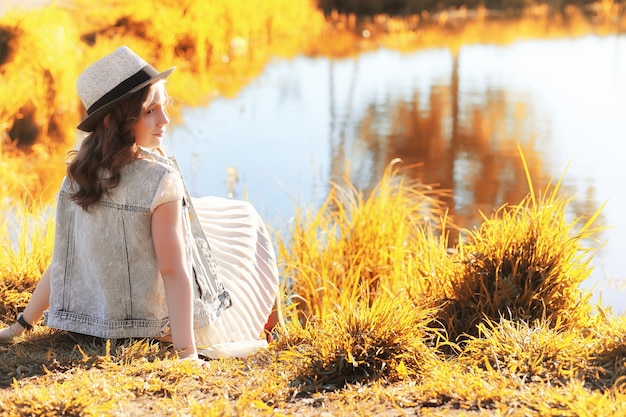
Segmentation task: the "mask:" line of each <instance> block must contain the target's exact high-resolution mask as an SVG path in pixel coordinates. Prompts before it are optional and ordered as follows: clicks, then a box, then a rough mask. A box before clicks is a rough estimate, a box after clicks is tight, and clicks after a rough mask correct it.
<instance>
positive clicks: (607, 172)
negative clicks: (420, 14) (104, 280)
mask: <svg viewBox="0 0 626 417" xmlns="http://www.w3.org/2000/svg"><path fill="white" fill-rule="evenodd" d="M625 100H626V37H624V36H606V37H598V36H585V37H580V38H576V39H561V40H532V41H519V42H516V43H513V44H510V45H507V46H494V45H470V46H464V47H462V48H461V50H460V52H459V53H458V55H457V56H453V55H451V53H450V52H449V51H448V50H446V49H436V50H435V49H434V50H422V51H417V52H413V53H400V52H396V51H391V50H386V49H380V50H377V51H374V52H367V53H363V54H360V55H358V56H356V57H353V58H346V59H336V60H329V59H327V58H308V57H303V56H300V57H296V58H294V59H289V60H283V59H276V60H274V61H273V62H271V63H269V64H268V65H267V67H266V69H265V71H264V72H263V73H262V74H261V75H260V76H259V77H258V78H256V79H255V80H254V81H253V82H251V83H250V84H249V85H248V86H246V87H245V88H243V89H242V91H241V92H240V93H239V94H238V96H237V97H235V98H232V99H222V98H220V99H216V100H214V101H212V102H211V103H210V105H208V106H206V107H195V108H187V109H184V111H183V116H184V122H183V123H181V124H179V125H177V126H175V127H172V128H171V129H170V132H169V137H168V140H167V142H166V146H167V148H168V149H169V151H170V152H171V153H173V154H174V155H176V156H177V158H178V160H179V163H180V164H181V167H182V169H183V171H184V174H185V176H186V178H187V181H188V185H189V188H190V191H191V193H192V194H194V195H207V194H212V195H218V196H233V197H235V198H247V199H248V200H250V201H251V202H252V203H253V204H254V205H255V206H256V207H257V208H258V209H259V210H260V211H261V213H262V215H263V216H264V218H265V219H266V220H267V222H268V223H269V225H270V226H271V227H272V228H273V229H277V230H280V229H285V228H286V227H287V225H288V224H289V221H290V219H291V217H292V216H293V214H294V208H295V207H296V206H300V207H304V206H306V207H316V205H317V204H319V203H320V202H321V201H322V200H323V199H324V198H325V197H326V195H327V191H328V184H329V182H330V181H338V182H341V180H342V176H343V174H344V173H345V172H349V173H350V178H351V181H352V182H353V183H354V184H356V185H357V186H359V187H360V188H363V189H368V188H370V187H372V186H373V185H374V184H376V183H377V181H378V179H379V178H380V175H381V173H382V171H383V170H384V169H385V167H386V166H387V164H388V163H389V161H390V160H392V159H393V158H395V157H399V158H402V159H403V160H404V161H405V163H406V164H415V163H419V164H421V165H420V166H419V168H416V170H415V176H416V177H417V178H421V179H422V181H423V182H424V183H427V184H439V185H440V187H441V188H445V189H449V190H452V192H453V197H452V198H451V199H450V200H449V201H447V203H448V204H449V205H450V207H451V211H452V213H453V214H454V216H455V218H457V219H458V221H459V223H461V224H462V225H463V226H472V225H475V224H478V222H479V216H478V210H479V209H480V210H482V211H483V212H486V213H487V214H490V213H491V210H493V208H495V207H498V206H500V205H502V204H503V203H506V202H508V203H513V204H515V203H518V202H520V200H521V199H522V198H523V196H524V195H525V194H526V193H527V192H528V185H527V183H526V179H525V177H524V172H523V167H522V164H521V158H520V156H519V153H518V144H519V146H521V148H522V150H523V152H524V156H525V158H526V159H527V160H528V163H529V165H530V169H531V174H532V178H533V182H534V183H535V185H536V186H538V187H542V188H543V187H544V186H545V185H546V184H547V183H548V181H550V180H551V179H558V178H559V177H561V176H562V175H564V182H563V190H564V191H565V192H567V193H568V195H573V196H574V200H573V202H572V209H573V212H574V214H576V215H582V216H585V215H589V214H591V213H593V211H595V210H596V209H597V208H599V207H600V205H601V204H602V203H604V202H605V201H606V206H605V208H604V210H603V211H602V213H603V214H602V217H601V221H602V223H603V224H605V225H607V226H610V227H611V228H610V229H608V230H606V231H605V232H603V234H602V235H601V236H600V239H601V241H606V244H605V245H604V247H602V248H601V249H600V250H599V251H598V253H597V254H596V255H595V256H594V258H593V260H592V265H593V267H594V272H593V274H592V276H591V277H590V278H589V279H588V280H587V281H586V282H585V286H586V287H587V288H593V292H594V299H595V300H596V301H597V300H599V299H600V297H601V299H602V303H603V304H604V305H608V306H611V307H613V311H614V312H616V313H623V312H626V297H625V296H626V251H625V248H626V218H625V216H624V213H626V193H625V191H624V184H625V183H626V163H625V162H624V161H623V146H622V144H623V142H624V139H625V133H624V120H626V118H625V117H624V116H625V115H626V106H625ZM568 165H569V166H568Z"/></svg>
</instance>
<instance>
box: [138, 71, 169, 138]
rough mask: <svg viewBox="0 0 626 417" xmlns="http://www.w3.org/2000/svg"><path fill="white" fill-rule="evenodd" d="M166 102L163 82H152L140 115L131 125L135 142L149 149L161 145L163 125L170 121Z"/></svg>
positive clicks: (163, 131) (163, 132)
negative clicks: (133, 124) (132, 125)
mask: <svg viewBox="0 0 626 417" xmlns="http://www.w3.org/2000/svg"><path fill="white" fill-rule="evenodd" d="M166 104H167V94H166V93H165V87H164V85H163V82H162V81H160V82H156V83H154V84H153V85H152V86H151V87H150V92H149V93H148V97H147V98H146V101H145V102H144V103H143V106H142V109H141V115H140V116H139V119H138V120H137V123H136V124H135V126H134V127H133V134H134V135H135V143H136V144H137V145H138V146H141V147H144V148H149V149H154V148H158V147H159V146H161V142H162V141H163V135H164V134H165V126H167V124H168V123H169V122H170V119H169V118H168V117H167V113H166V111H165V107H166Z"/></svg>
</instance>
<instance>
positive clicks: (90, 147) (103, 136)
mask: <svg viewBox="0 0 626 417" xmlns="http://www.w3.org/2000/svg"><path fill="white" fill-rule="evenodd" d="M149 91H150V86H147V87H144V88H142V89H141V90H139V91H137V92H135V93H133V94H131V95H129V96H128V97H127V98H125V99H124V100H123V101H121V102H120V103H119V104H118V105H117V106H115V108H113V109H112V110H111V112H110V113H109V114H108V115H107V116H106V117H105V118H103V119H102V120H101V121H100V122H99V123H98V125H97V126H96V128H95V129H94V131H93V132H91V133H89V134H88V135H87V137H85V139H83V142H82V144H81V146H80V148H79V150H78V151H72V152H70V153H69V155H68V156H69V157H70V158H72V160H71V162H70V164H69V166H68V168H67V176H68V177H69V179H70V180H71V181H73V182H74V183H75V184H77V185H78V190H77V191H76V192H74V193H73V194H72V195H71V199H72V200H73V201H74V202H75V203H76V204H78V205H80V206H81V207H82V208H83V209H84V210H88V209H89V206H91V205H92V204H94V203H96V202H98V201H99V200H100V198H101V197H102V195H103V194H106V193H108V192H109V191H110V190H111V189H112V188H114V187H115V186H117V185H118V184H119V182H120V179H121V174H120V172H121V170H122V168H123V167H124V165H126V164H127V163H129V162H131V161H132V160H134V159H135V158H137V156H138V147H137V146H135V137H134V134H133V131H132V129H133V127H134V126H135V124H136V123H137V121H138V119H139V117H140V116H141V112H142V108H143V104H144V102H145V101H146V99H147V97H148V92H149Z"/></svg>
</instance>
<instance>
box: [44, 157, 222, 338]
mask: <svg viewBox="0 0 626 417" xmlns="http://www.w3.org/2000/svg"><path fill="white" fill-rule="evenodd" d="M141 156H142V158H140V159H136V160H134V161H133V162H131V163H129V164H128V165H126V166H125V167H124V168H123V169H122V172H121V180H120V183H119V184H118V185H117V186H116V187H115V188H113V189H112V190H111V192H110V193H109V194H108V195H103V197H102V198H101V200H100V201H99V202H98V203H96V204H93V205H91V206H90V207H89V210H87V211H85V210H83V209H82V207H80V206H79V205H77V204H76V203H74V202H73V201H72V200H71V199H70V195H71V193H72V191H73V189H72V183H71V181H69V180H68V178H65V179H64V180H63V184H62V186H61V190H60V193H59V196H58V200H57V209H56V211H57V213H56V226H55V227H56V230H55V237H54V249H53V253H52V263H51V265H50V287H51V293H50V308H49V310H48V311H47V313H46V318H45V321H46V324H47V325H48V326H50V327H53V328H57V329H62V330H67V331H72V332H76V333H82V334H87V335H91V336H96V337H102V338H107V339H116V338H130V337H133V338H135V337H136V338H143V337H159V336H164V335H166V334H168V333H169V320H168V311H167V303H166V299H165V291H164V286H163V280H162V278H161V274H160V272H159V269H158V267H157V261H156V254H155V251H154V245H153V243H152V232H151V221H152V213H151V211H150V206H151V203H152V201H153V199H154V197H155V194H156V192H157V189H158V187H159V184H160V182H161V179H162V177H163V175H165V174H166V173H167V172H171V171H173V170H177V167H176V165H175V161H172V160H170V159H168V158H164V157H161V156H160V155H158V154H155V153H153V152H148V151H144V150H142V151H141ZM185 192H186V189H185ZM182 205H183V224H184V229H185V252H186V262H187V267H188V271H190V274H191V276H192V280H193V288H194V303H193V306H194V327H195V328H197V329H198V328H202V327H206V326H208V325H209V324H211V323H212V322H213V321H215V320H216V319H217V317H218V316H219V314H220V313H221V311H222V310H223V309H225V308H227V307H229V306H230V304H231V300H230V296H229V294H228V292H227V291H226V290H225V288H224V285H223V283H222V280H221V277H220V275H219V270H218V267H217V263H216V261H215V259H214V257H213V254H212V251H211V248H210V247H209V244H208V242H207V240H206V237H205V236H204V233H203V232H202V229H201V227H200V224H199V222H198V221H197V219H196V218H195V215H194V209H193V206H192V205H191V199H190V197H189V195H188V193H187V192H186V195H185V197H184V198H183V201H182Z"/></svg>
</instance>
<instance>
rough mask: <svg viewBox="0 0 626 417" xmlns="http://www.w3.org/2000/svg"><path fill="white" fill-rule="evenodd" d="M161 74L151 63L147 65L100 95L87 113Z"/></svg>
mask: <svg viewBox="0 0 626 417" xmlns="http://www.w3.org/2000/svg"><path fill="white" fill-rule="evenodd" d="M158 75H159V72H158V71H157V70H156V69H154V68H153V67H152V66H151V65H149V64H148V65H146V66H145V67H143V68H142V69H140V70H139V71H137V72H136V73H134V74H133V75H131V76H130V77H128V78H127V79H125V80H124V81H122V82H121V83H119V84H118V85H116V86H115V87H114V88H113V89H111V91H109V92H108V93H106V94H105V95H103V96H102V97H100V98H99V99H98V100H96V102H95V103H93V104H92V105H91V106H89V108H88V109H87V114H88V115H89V114H91V113H93V112H95V111H96V110H98V109H99V108H100V107H102V106H104V105H106V104H108V103H111V102H113V101H115V100H117V99H118V98H120V97H122V96H123V95H124V94H127V93H129V92H131V91H132V90H133V89H134V88H135V87H137V86H139V85H141V84H143V83H145V82H146V81H148V80H150V79H151V78H154V77H156V76H158Z"/></svg>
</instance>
